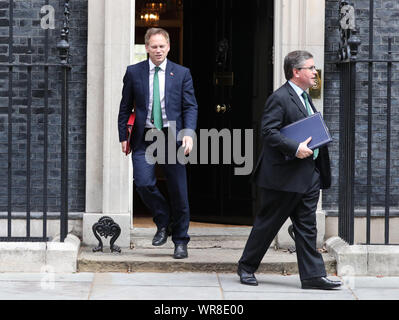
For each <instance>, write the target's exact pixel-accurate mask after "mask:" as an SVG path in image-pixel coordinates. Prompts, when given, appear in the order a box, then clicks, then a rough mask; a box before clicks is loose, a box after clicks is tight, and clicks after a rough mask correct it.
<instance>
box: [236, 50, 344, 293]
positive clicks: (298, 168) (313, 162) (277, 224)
mask: <svg viewBox="0 0 399 320" xmlns="http://www.w3.org/2000/svg"><path fill="white" fill-rule="evenodd" d="M284 73H285V77H286V79H287V82H286V83H285V84H284V85H283V86H281V87H280V88H279V89H278V90H276V91H275V92H274V93H273V94H272V95H271V96H270V97H269V98H268V99H267V101H266V105H265V108H264V112H263V116H262V124H261V125H262V127H261V131H262V136H263V148H262V151H261V154H260V157H259V159H258V162H257V165H256V167H255V169H254V173H253V177H254V181H255V183H256V184H257V185H258V186H259V187H260V196H261V205H260V210H259V212H258V215H257V217H256V219H255V222H254V226H253V228H252V231H251V233H250V235H249V238H248V241H247V243H246V246H245V248H244V252H243V254H242V257H241V259H240V261H239V264H238V270H237V272H238V275H239V276H240V281H241V283H242V284H246V285H258V282H257V280H256V278H255V275H254V273H255V271H256V270H257V269H258V267H259V264H260V263H261V261H262V259H263V257H264V255H265V253H266V251H267V249H268V248H269V247H270V244H271V242H272V240H273V239H274V238H275V236H276V234H277V232H278V231H279V229H280V228H281V226H282V225H283V224H284V222H285V221H286V220H287V219H288V218H291V220H292V223H293V227H294V234H295V246H296V252H297V260H298V270H299V276H300V279H301V283H302V288H303V289H332V288H336V287H339V286H340V285H341V282H339V281H332V280H330V279H328V278H326V270H325V266H324V261H323V258H322V256H321V254H320V253H319V252H318V251H317V248H316V237H317V229H316V209H317V203H318V200H319V194H320V189H327V188H329V187H330V185H331V171H330V160H329V155H328V149H327V147H326V146H325V147H321V148H319V149H315V150H314V151H312V150H311V149H309V148H308V146H307V145H308V143H309V142H310V141H311V139H312V138H311V137H309V138H308V139H306V140H305V141H303V142H302V143H297V142H295V141H293V140H290V139H288V138H286V137H284V136H283V135H281V134H280V129H281V128H282V127H284V126H286V125H288V124H290V123H293V122H296V121H298V120H300V119H303V118H305V117H307V116H309V115H311V114H313V113H314V112H316V109H315V108H314V106H313V103H312V100H311V99H310V97H309V96H308V94H307V93H306V90H307V89H308V88H310V87H312V86H314V85H315V82H316V79H317V71H316V68H315V65H314V60H313V56H312V54H310V53H309V52H307V51H294V52H291V53H289V54H288V55H287V56H286V57H285V59H284Z"/></svg>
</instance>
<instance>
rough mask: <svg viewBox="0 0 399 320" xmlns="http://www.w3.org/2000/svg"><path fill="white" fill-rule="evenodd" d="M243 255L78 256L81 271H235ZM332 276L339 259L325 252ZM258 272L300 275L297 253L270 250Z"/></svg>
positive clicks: (146, 252)
mask: <svg viewBox="0 0 399 320" xmlns="http://www.w3.org/2000/svg"><path fill="white" fill-rule="evenodd" d="M241 254H242V248H240V249H227V248H197V249H193V248H191V247H190V245H189V246H188V255H189V256H188V258H187V259H182V260H176V259H174V258H173V249H171V248H167V247H162V249H160V248H154V249H148V248H133V249H130V248H122V253H115V252H114V253H111V252H110V250H109V248H104V252H95V253H93V252H92V247H81V249H80V253H79V257H78V271H79V272H182V271H184V272H226V273H229V272H233V273H235V272H236V271H237V263H238V260H239V259H240V256H241ZM323 259H324V262H325V265H326V270H327V273H328V274H335V273H336V267H335V266H336V264H335V259H334V258H333V257H331V256H330V255H329V254H328V253H323ZM257 272H260V273H279V274H297V273H298V265H297V259H296V254H291V253H289V252H288V251H287V250H274V249H270V250H269V251H268V252H267V253H266V255H265V258H264V260H263V261H262V263H261V265H260V267H259V269H258V271H257Z"/></svg>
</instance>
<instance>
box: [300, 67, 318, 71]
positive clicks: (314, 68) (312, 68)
mask: <svg viewBox="0 0 399 320" xmlns="http://www.w3.org/2000/svg"><path fill="white" fill-rule="evenodd" d="M297 69H298V70H301V69H308V70H311V71H316V66H310V67H301V68H297Z"/></svg>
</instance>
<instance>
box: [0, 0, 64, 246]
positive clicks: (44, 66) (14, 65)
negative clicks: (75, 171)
mask: <svg viewBox="0 0 399 320" xmlns="http://www.w3.org/2000/svg"><path fill="white" fill-rule="evenodd" d="M43 5H47V6H48V5H49V0H46V1H44V3H43ZM14 6H15V1H14V0H9V35H8V39H9V41H8V53H9V58H8V63H0V70H4V69H5V70H7V71H8V182H7V189H8V196H7V217H6V218H7V236H5V237H0V241H27V242H35V241H47V240H48V231H47V221H48V192H47V190H48V171H49V168H48V161H49V150H48V149H49V138H48V135H49V133H48V127H49V117H48V115H49V77H50V75H49V70H50V69H53V68H54V69H55V70H57V71H60V74H61V82H62V83H61V90H62V92H61V106H60V107H61V123H60V125H61V176H60V184H61V195H60V199H61V204H60V215H59V219H60V241H61V242H63V241H64V239H65V238H66V236H67V233H68V91H69V88H68V82H69V74H70V69H71V65H70V64H69V40H68V35H69V15H70V9H69V0H65V1H64V21H63V27H62V30H61V40H60V41H59V42H58V44H57V49H58V51H59V58H60V62H59V63H49V49H50V47H49V46H50V42H49V30H48V29H45V30H43V32H44V46H43V52H44V62H43V63H32V62H27V63H25V62H21V61H19V62H15V56H14V52H13V48H14V46H15V43H14V28H15V21H14ZM24 54H26V55H30V54H32V39H30V38H29V39H28V45H27V48H26V52H24ZM27 61H29V59H28V60H27ZM21 70H26V83H27V87H26V186H25V188H26V199H25V204H26V212H22V213H21V212H18V213H17V214H16V213H15V212H13V211H14V210H13V202H12V196H13V194H12V192H13V176H12V175H13V158H14V156H15V155H20V153H21V150H19V149H18V150H14V149H13V139H12V135H13V100H14V98H13V89H14V84H13V79H14V77H13V76H14V74H15V72H19V73H21ZM40 70H41V71H40ZM33 71H34V72H35V73H34V74H35V77H36V76H37V74H38V73H39V71H40V73H41V74H42V75H43V79H42V80H43V82H44V88H43V91H44V96H43V105H44V107H43V112H42V113H43V119H42V123H43V195H42V197H43V201H42V203H43V204H42V212H41V213H39V216H41V218H42V222H43V228H42V229H43V232H42V235H41V236H32V232H31V219H32V216H33V215H34V217H35V218H37V215H38V214H37V213H34V214H33V215H32V212H31V211H32V210H31V148H32V141H31V134H32V72H33ZM55 74H57V73H55ZM52 80H54V79H52ZM18 104H19V105H20V104H21V102H20V101H19V103H18ZM52 107H53V105H52ZM35 129H37V128H35ZM53 143H54V142H53ZM15 218H19V219H21V218H24V219H25V220H26V235H25V236H13V229H12V221H13V219H15Z"/></svg>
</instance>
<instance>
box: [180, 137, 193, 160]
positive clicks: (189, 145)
mask: <svg viewBox="0 0 399 320" xmlns="http://www.w3.org/2000/svg"><path fill="white" fill-rule="evenodd" d="M182 141H183V143H182V147H183V148H184V155H185V156H186V155H188V154H189V153H190V152H191V150H193V138H191V137H190V136H184V137H183V140H182Z"/></svg>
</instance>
